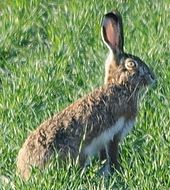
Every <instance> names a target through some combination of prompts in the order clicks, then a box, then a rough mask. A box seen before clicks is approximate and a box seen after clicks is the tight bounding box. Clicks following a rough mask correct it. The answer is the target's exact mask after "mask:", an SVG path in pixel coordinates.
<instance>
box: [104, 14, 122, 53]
mask: <svg viewBox="0 0 170 190" xmlns="http://www.w3.org/2000/svg"><path fill="white" fill-rule="evenodd" d="M102 38H103V41H104V43H105V44H106V45H107V46H108V47H109V48H110V49H111V50H112V51H113V54H114V55H115V54H116V55H118V54H119V53H121V52H123V43H124V36H123V24H122V17H121V15H120V13H119V12H117V11H114V12H109V13H107V14H106V15H104V17H103V20H102Z"/></svg>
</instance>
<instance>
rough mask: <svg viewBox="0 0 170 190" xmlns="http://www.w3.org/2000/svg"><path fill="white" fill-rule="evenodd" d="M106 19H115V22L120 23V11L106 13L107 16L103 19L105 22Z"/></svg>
mask: <svg viewBox="0 0 170 190" xmlns="http://www.w3.org/2000/svg"><path fill="white" fill-rule="evenodd" d="M106 18H109V19H110V18H111V19H113V20H114V21H115V22H118V21H119V20H120V18H121V14H120V12H119V11H117V10H114V11H112V12H108V13H106V14H105V15H104V17H103V20H104V19H106Z"/></svg>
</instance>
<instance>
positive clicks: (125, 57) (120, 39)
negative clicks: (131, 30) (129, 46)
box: [102, 12, 155, 87]
mask: <svg viewBox="0 0 170 190" xmlns="http://www.w3.org/2000/svg"><path fill="white" fill-rule="evenodd" d="M102 38H103V41H104V43H105V44H106V45H107V47H108V48H109V50H110V54H109V56H108V59H107V60H106V76H105V83H106V84H111V83H114V84H129V85H130V86H131V87H136V86H138V87H140V86H145V85H149V84H152V83H153V82H154V80H155V79H154V75H153V73H152V71H151V70H150V69H149V67H148V66H147V65H146V64H145V63H144V62H143V61H142V60H141V59H140V58H138V57H137V56H134V55H131V54H128V53H125V52H124V50H123V46H124V36H123V24H122V18H121V15H120V13H119V12H110V13H107V14H106V15H104V17H103V20H102Z"/></svg>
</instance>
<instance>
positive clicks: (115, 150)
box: [108, 134, 120, 170]
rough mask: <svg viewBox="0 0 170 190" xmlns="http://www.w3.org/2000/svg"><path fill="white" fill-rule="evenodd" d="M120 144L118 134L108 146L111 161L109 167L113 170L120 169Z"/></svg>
mask: <svg viewBox="0 0 170 190" xmlns="http://www.w3.org/2000/svg"><path fill="white" fill-rule="evenodd" d="M119 142H120V136H119V135H118V134H117V135H115V136H114V137H113V139H112V140H111V141H110V142H109V144H108V159H109V166H110V169H111V170H112V169H113V167H114V168H115V169H119V168H120V164H119V161H118V156H119Z"/></svg>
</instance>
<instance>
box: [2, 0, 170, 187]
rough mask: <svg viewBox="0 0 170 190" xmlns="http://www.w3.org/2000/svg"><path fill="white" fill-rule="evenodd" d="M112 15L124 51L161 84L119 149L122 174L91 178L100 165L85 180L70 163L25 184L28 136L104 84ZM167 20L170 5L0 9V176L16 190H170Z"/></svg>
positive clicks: (50, 1) (63, 1)
mask: <svg viewBox="0 0 170 190" xmlns="http://www.w3.org/2000/svg"><path fill="white" fill-rule="evenodd" d="M115 8H116V9H118V10H119V11H120V12H121V13H122V16H123V19H124V32H125V49H126V50H127V51H128V52H130V53H133V54H136V55H138V56H139V57H141V58H142V59H143V60H144V61H145V62H146V63H147V64H148V65H150V66H151V67H152V68H153V70H154V72H155V75H156V77H157V82H158V83H157V87H156V88H155V89H149V90H147V93H145V94H144V96H142V101H141V102H140V111H139V114H138V119H137V123H136V126H135V128H134V130H133V132H132V133H131V134H130V135H129V136H128V137H127V138H126V140H124V142H123V143H122V145H121V147H120V151H121V164H122V166H123V168H124V171H123V172H122V173H118V172H115V173H114V174H113V175H112V176H110V177H109V178H107V179H104V178H102V177H100V176H97V175H96V170H97V169H98V167H99V164H98V162H95V163H94V165H93V167H91V168H89V169H88V171H87V173H86V174H84V175H82V176H81V175H80V174H81V171H80V170H79V168H78V167H77V166H74V165H72V164H71V163H68V164H67V166H65V167H63V168H58V167H57V166H56V164H51V165H50V167H49V168H47V169H46V170H45V171H43V172H41V171H39V172H35V175H33V177H32V178H31V180H30V181H29V182H27V183H24V182H23V181H22V180H21V179H20V178H19V177H17V176H16V175H15V170H16V156H17V153H18V151H19V149H20V147H21V145H22V143H23V142H24V140H25V138H26V137H27V135H28V134H29V133H30V132H31V131H32V130H33V129H34V128H36V127H37V126H38V125H39V124H40V123H41V122H42V121H44V120H45V119H46V118H48V117H49V116H51V115H52V114H53V113H55V112H58V111H60V110H62V109H63V108H64V107H66V106H67V105H69V104H70V103H71V102H74V101H75V100H77V99H78V98H79V97H81V96H83V95H85V94H86V93H88V92H90V91H92V90H93V89H94V88H96V87H98V86H100V85H102V84H103V80H104V60H105V58H106V55H107V49H106V47H105V46H104V45H103V43H102V41H101V36H100V23H101V18H102V16H103V14H104V13H106V12H108V11H111V10H112V9H115ZM169 20H170V3H169V0H164V1H160V0H152V1H147V0H132V1H130V0H129V1H128V0H127V1H125V0H121V1H120V0H114V1H113V0H87V1H79V0H56V1H55V0H44V1H43V0H42V1H40V0H30V1H22V0H16V1H10V0H5V1H0V175H5V176H7V177H9V179H10V180H11V181H12V183H13V185H14V187H13V189H16V190H20V189H22V190H26V189H27V190H30V189H31V190H32V189H33V190H34V189H35V190H37V189H41V190H43V189H44V190H45V189H56V190H66V189H68V190H74V189H75V190H86V189H87V190H105V189H106V190H109V189H118V190H121V189H122V190H124V189H128V190H137V189H139V190H152V189H154V190H160V189H161V190H168V189H170V130H169V127H170V63H169V60H170V25H169V24H170V23H169ZM54 165H55V166H54ZM1 189H12V186H11V184H9V185H7V186H5V185H4V184H2V183H0V190H1Z"/></svg>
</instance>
